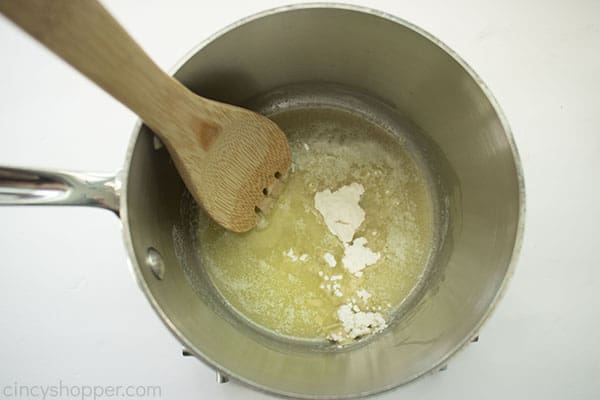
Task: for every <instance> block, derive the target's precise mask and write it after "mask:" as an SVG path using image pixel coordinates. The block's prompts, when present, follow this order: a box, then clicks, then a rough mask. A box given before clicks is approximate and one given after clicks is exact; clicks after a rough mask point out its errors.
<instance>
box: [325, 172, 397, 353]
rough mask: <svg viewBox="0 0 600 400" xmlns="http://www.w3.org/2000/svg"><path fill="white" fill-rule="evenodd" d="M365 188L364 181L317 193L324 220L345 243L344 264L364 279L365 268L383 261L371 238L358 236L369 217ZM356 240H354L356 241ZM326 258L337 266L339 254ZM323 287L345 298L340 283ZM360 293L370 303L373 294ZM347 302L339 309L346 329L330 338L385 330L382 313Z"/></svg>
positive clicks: (330, 278)
mask: <svg viewBox="0 0 600 400" xmlns="http://www.w3.org/2000/svg"><path fill="white" fill-rule="evenodd" d="M364 191H365V189H364V187H363V186H362V185H361V184H360V183H352V184H350V185H346V186H342V187H341V188H339V189H338V190H337V191H335V192H332V191H331V190H330V189H326V190H323V191H321V192H317V193H316V194H315V208H316V209H317V210H318V211H319V212H320V213H321V215H322V216H323V220H324V221H325V224H326V225H327V228H328V229H329V231H330V232H331V233H333V234H334V235H335V236H337V237H338V239H340V241H341V242H342V244H343V245H344V256H343V257H342V264H343V266H344V268H345V269H346V270H347V271H348V272H349V273H351V274H354V276H356V277H358V278H360V277H362V276H363V270H364V269H365V268H366V267H368V266H370V265H373V264H375V263H376V262H377V261H379V258H380V257H381V255H380V254H379V253H376V252H374V251H372V250H371V249H369V248H368V247H367V239H365V238H364V237H359V238H356V239H354V235H355V234H356V230H357V229H358V228H359V227H360V225H361V224H362V223H363V221H364V219H365V212H364V210H363V209H362V208H361V206H360V204H359V202H360V198H361V196H362V195H363V193H364ZM353 239H354V240H353ZM323 259H324V260H325V262H326V263H327V264H328V265H329V266H330V267H332V268H333V267H335V266H336V265H337V261H336V259H335V257H334V256H333V255H332V254H331V253H329V252H327V253H325V254H324V255H323ZM319 276H322V277H323V278H324V280H325V281H338V280H341V279H342V275H333V276H327V275H325V276H323V273H322V272H321V271H320V272H319ZM321 287H322V288H323V289H327V290H328V291H331V290H333V294H334V295H335V296H337V297H342V296H343V292H342V291H341V286H340V283H338V282H335V283H334V284H333V285H332V284H324V285H321ZM356 295H357V296H358V297H359V298H360V299H361V300H362V301H363V303H365V304H366V303H367V301H368V299H369V297H371V294H370V293H368V292H367V291H366V290H363V289H360V290H358V291H357V292H356ZM352 303H353V304H344V305H342V306H340V308H339V309H338V311H337V317H338V320H339V321H340V322H341V323H342V325H343V327H344V331H345V333H343V332H339V333H330V334H329V336H328V337H329V339H330V340H332V341H334V342H338V343H339V342H342V341H344V340H345V339H347V338H350V339H356V338H358V337H361V336H365V335H368V334H371V333H376V332H379V331H381V330H382V329H384V328H385V327H386V324H385V319H384V318H383V316H382V315H381V313H378V312H363V311H361V310H360V308H359V306H358V305H357V304H354V302H352Z"/></svg>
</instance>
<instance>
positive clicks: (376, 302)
mask: <svg viewBox="0 0 600 400" xmlns="http://www.w3.org/2000/svg"><path fill="white" fill-rule="evenodd" d="M272 118H273V120H275V122H277V123H278V124H279V125H280V127H281V128H282V129H283V130H284V131H285V132H286V134H287V135H288V138H289V141H290V146H291V148H292V154H293V160H294V165H293V171H292V172H291V173H290V176H289V178H288V181H287V183H286V187H285V190H284V191H283V192H282V193H281V195H280V197H279V198H278V200H277V201H276V202H275V206H274V208H273V209H272V210H271V212H270V213H269V215H268V216H267V217H266V220H265V221H264V223H263V224H261V227H259V228H256V229H254V230H252V231H250V232H247V233H243V234H236V233H232V232H228V231H226V230H225V229H223V228H221V227H220V226H218V225H217V224H216V223H214V222H212V221H211V220H209V219H208V218H207V217H206V216H205V215H201V217H200V218H201V221H200V224H199V226H200V228H199V232H198V233H199V235H198V238H199V251H200V254H201V257H202V258H203V262H204V265H205V268H206V269H207V272H208V275H209V277H210V279H211V280H212V283H213V284H214V286H215V287H216V289H217V290H218V292H219V293H220V294H221V296H222V297H223V298H224V299H225V301H226V302H227V303H228V304H229V305H230V306H231V307H232V308H233V309H234V310H235V311H236V312H237V313H239V314H240V315H241V316H242V317H244V318H247V319H249V320H250V321H252V322H254V323H255V324H257V325H259V326H262V327H263V328H265V329H268V330H270V331H274V332H276V333H278V334H283V335H288V336H293V337H297V338H304V339H319V338H325V337H326V336H327V335H328V334H329V333H332V332H340V331H341V323H340V321H339V320H338V319H337V315H336V311H337V310H338V308H339V307H340V306H341V305H343V304H346V303H347V302H348V301H351V299H352V298H354V299H355V301H356V304H357V305H358V306H359V308H360V309H361V311H374V312H375V311H378V312H381V313H382V314H383V316H384V318H389V316H390V315H391V313H392V312H393V311H394V310H395V309H397V307H398V306H399V305H400V304H401V303H402V302H403V301H404V300H405V299H406V298H407V297H408V296H409V294H410V293H411V292H412V291H413V289H414V288H415V287H416V285H417V283H418V281H419V278H420V277H421V276H422V274H423V272H424V269H425V267H426V265H427V260H428V258H429V255H430V252H431V249H432V240H433V217H432V213H433V211H432V210H433V203H432V198H431V192H430V191H429V188H428V185H427V183H426V180H425V177H424V175H423V174H422V172H421V171H420V170H419V167H418V165H417V163H416V162H415V161H414V160H413V159H412V158H411V156H410V155H409V152H408V151H407V148H406V146H405V145H404V144H403V143H402V142H401V140H400V139H398V138H392V137H391V136H390V135H389V134H387V133H386V132H385V131H384V130H382V129H381V128H379V127H378V126H375V125H373V124H371V123H368V122H365V121H364V120H363V119H361V118H358V117H356V116H353V115H351V114H349V113H347V112H344V111H339V110H333V109H331V110H323V109H304V110H297V111H286V112H283V113H280V114H278V115H276V116H273V117H272ZM353 182H357V183H360V184H362V185H363V186H364V188H365V192H364V194H363V196H362V198H361V201H360V206H361V207H362V208H363V210H364V211H365V213H366V217H365V220H364V222H363V223H362V224H361V226H360V227H359V228H358V230H357V232H356V234H355V236H354V238H358V237H361V236H362V237H365V238H366V239H367V240H368V247H369V248H370V249H371V250H373V251H375V252H379V253H380V254H381V258H380V259H379V261H378V262H377V263H375V264H374V265H372V266H369V267H367V268H365V269H364V275H363V276H362V277H360V278H359V277H356V276H354V275H352V274H350V273H348V272H347V271H346V270H345V269H344V268H343V265H342V261H341V260H342V256H343V253H344V247H343V245H342V243H341V241H340V240H339V239H338V238H337V237H335V236H334V235H333V234H332V233H331V232H329V230H328V228H327V226H326V225H325V223H324V221H323V218H322V216H321V215H320V214H319V212H318V211H317V210H316V209H315V207H314V196H315V193H316V192H318V191H322V190H324V189H331V190H337V189H338V188H340V187H341V186H344V185H348V184H351V183H353ZM290 249H292V251H293V255H294V256H293V257H290V255H291V253H290V252H289V250H290ZM325 253H331V254H333V255H334V256H335V258H336V260H337V265H336V266H335V267H330V266H329V265H328V263H327V262H326V261H325V259H324V258H323V256H324V255H325ZM303 254H306V255H307V257H306V256H305V257H303V258H306V259H305V260H304V261H302V259H300V256H302V255H303ZM338 275H341V276H342V278H341V279H339V280H335V281H331V277H332V276H336V278H337V276H338ZM327 278H329V280H326V279H327ZM334 283H337V284H338V285H339V290H340V291H341V293H342V296H341V297H338V296H336V295H335V294H334V290H333V288H334V286H333V284H334ZM327 285H330V286H329V288H328V286H327ZM360 289H364V290H366V291H367V292H368V293H370V294H371V297H370V298H369V299H368V301H366V302H364V301H363V300H361V299H360V298H359V296H357V295H356V291H357V290H360Z"/></svg>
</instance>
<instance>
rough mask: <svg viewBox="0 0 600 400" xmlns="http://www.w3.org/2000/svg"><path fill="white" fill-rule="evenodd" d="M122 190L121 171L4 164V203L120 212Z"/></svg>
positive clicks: (0, 201) (0, 188)
mask: <svg viewBox="0 0 600 400" xmlns="http://www.w3.org/2000/svg"><path fill="white" fill-rule="evenodd" d="M120 190H121V180H120V178H119V174H116V175H106V174H87V173H80V172H72V171H62V170H45V169H29V168H14V167H3V166H0V206H4V205H62V206H90V207H99V208H105V209H108V210H111V211H113V212H115V213H116V214H117V215H119V194H120Z"/></svg>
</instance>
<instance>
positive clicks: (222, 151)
mask: <svg viewBox="0 0 600 400" xmlns="http://www.w3.org/2000/svg"><path fill="white" fill-rule="evenodd" d="M223 106H224V107H227V110H226V112H224V113H222V114H221V113H220V112H218V111H217V112H216V113H215V114H214V115H215V117H216V118H215V119H214V120H213V121H214V123H213V122H207V121H206V120H205V119H204V120H202V122H199V123H198V124H197V129H198V130H199V131H202V134H199V135H198V137H197V140H196V141H191V142H190V141H188V142H187V146H186V148H177V149H176V151H175V152H173V151H170V152H171V154H172V155H173V159H174V161H175V164H176V166H177V168H178V170H179V173H180V175H181V176H182V178H183V180H184V182H185V183H186V186H187V188H188V190H189V191H190V193H191V194H192V195H193V196H194V198H195V199H196V201H198V203H200V205H201V206H202V207H203V208H204V209H205V211H206V212H207V213H208V215H210V216H211V217H212V218H213V219H214V220H215V221H216V222H218V223H219V224H220V225H222V226H223V227H225V228H227V229H229V230H231V231H234V232H245V231H248V230H250V229H252V228H253V227H254V226H256V224H257V222H258V220H259V217H260V216H259V214H260V213H267V212H268V211H269V209H270V207H271V204H272V202H273V196H275V195H276V194H277V193H278V191H279V190H280V186H281V185H282V180H283V179H284V178H285V177H286V176H287V173H288V171H289V168H290V165H291V158H292V157H291V151H290V147H289V144H288V141H287V138H286V136H285V134H284V133H283V132H282V131H281V129H280V128H279V127H278V126H277V125H276V124H275V123H274V122H273V121H271V120H269V119H268V118H266V117H263V116H261V115H259V114H256V113H253V112H251V111H248V110H244V109H241V108H237V107H233V106H226V105H223ZM217 121H218V122H217ZM190 143H192V144H191V145H190ZM178 147H181V146H178ZM170 150H171V149H170ZM200 154H202V156H201V157H199V155H200Z"/></svg>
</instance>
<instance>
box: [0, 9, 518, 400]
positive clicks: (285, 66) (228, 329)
mask: <svg viewBox="0 0 600 400" xmlns="http://www.w3.org/2000/svg"><path fill="white" fill-rule="evenodd" d="M174 76H175V77H176V78H177V79H178V80H180V81H181V82H182V83H183V84H184V85H186V86H188V87H189V88H190V89H192V90H194V91H196V92H197V93H199V94H202V95H203V96H206V97H211V98H214V99H217V100H220V101H223V102H228V103H232V104H237V105H242V106H246V107H252V108H255V109H256V110H257V111H259V112H263V113H267V114H272V115H275V114H277V113H278V112H281V111H286V110H291V109H302V108H303V107H304V108H306V107H313V108H314V107H320V106H323V107H333V108H336V107H337V108H341V109H344V110H347V111H350V112H352V113H353V114H355V115H358V116H361V117H363V118H364V119H366V120H368V121H370V123H374V124H377V125H379V126H382V127H384V128H385V129H387V130H388V131H390V132H391V133H392V134H396V135H398V136H401V137H402V138H403V140H405V141H407V143H411V146H412V148H414V149H415V152H418V153H419V154H420V158H421V159H422V160H424V163H423V165H424V167H425V168H427V169H428V174H429V175H430V176H431V177H432V185H433V186H435V192H436V193H437V210H438V216H439V229H438V230H439V232H438V236H439V240H438V246H437V248H436V252H435V255H434V257H433V259H432V265H431V268H430V270H429V272H428V273H427V274H426V276H424V281H423V282H422V287H421V290H420V294H419V296H418V297H416V298H415V300H414V302H413V303H412V304H411V306H410V309H404V310H403V312H402V314H401V315H398V316H397V318H396V319H395V321H394V322H393V323H391V324H390V326H389V327H388V328H387V329H386V330H385V331H384V332H382V333H381V334H379V335H376V336H375V337H374V338H373V339H372V340H365V341H363V342H361V343H359V344H357V345H355V346H349V347H348V348H344V349H337V348H334V347H331V346H330V347H327V346H325V347H322V346H321V347H319V346H311V345H307V344H306V343H303V342H302V343H301V342H293V341H290V340H287V339H284V338H279V337H277V336H275V335H270V334H267V333H264V332H262V331H260V330H257V329H256V328H255V327H252V326H249V324H247V323H245V322H243V321H242V320H241V319H239V318H238V317H237V316H236V314H234V313H233V312H232V311H231V310H230V309H229V307H228V306H227V305H226V303H225V302H224V301H223V299H221V298H220V297H219V295H218V294H217V293H216V291H215V289H214V288H213V287H212V285H211V283H210V281H209V280H208V278H207V277H206V274H205V272H204V271H203V268H202V265H201V263H200V261H199V255H198V252H197V251H196V249H197V247H196V237H195V236H196V234H195V233H196V228H197V226H196V224H197V218H196V212H197V208H196V207H195V205H194V203H193V201H192V200H191V197H190V196H189V194H187V192H186V190H185V188H184V186H183V184H182V182H181V180H180V178H179V176H178V175H177V172H176V170H175V168H174V166H173V163H172V162H171V160H170V158H169V155H168V153H167V152H166V150H165V149H164V148H162V147H161V144H160V142H158V141H157V140H156V139H155V138H154V135H153V134H152V132H151V131H150V130H149V129H148V128H146V127H145V126H144V125H143V124H141V123H138V124H137V126H136V127H135V129H134V132H133V135H132V138H131V143H130V147H129V151H128V152H127V158H126V161H125V165H124V167H123V172H122V175H121V177H120V178H118V177H114V176H112V177H111V176H97V175H89V174H77V173H70V172H64V171H34V170H26V169H15V168H1V169H0V203H2V204H63V205H88V206H96V207H104V208H107V209H110V210H113V211H115V212H116V213H117V214H119V215H120V218H121V220H122V224H123V232H124V240H125V245H126V247H127V250H128V252H129V257H130V259H131V264H132V265H133V269H134V271H135V275H136V277H137V280H138V283H139V286H140V288H141V289H142V291H143V292H144V294H145V295H146V297H147V298H148V301H149V302H150V304H151V305H152V307H153V308H154V309H155V311H156V313H157V314H158V316H159V317H160V318H161V319H162V321H163V322H164V323H165V325H166V326H167V327H168V328H169V329H170V330H171V332H172V333H173V334H174V335H175V336H176V337H177V338H178V339H179V340H180V341H181V343H182V344H183V346H184V347H185V348H186V349H187V350H189V351H190V352H191V353H192V354H194V355H195V356H197V357H198V358H200V359H201V360H203V361H205V362H206V363H207V364H208V365H210V366H211V367H213V368H214V369H215V370H217V371H218V372H219V373H221V374H224V375H226V376H229V377H231V378H234V379H236V380H237V381H240V382H243V383H246V384H248V385H250V386H252V387H254V388H257V389H260V390H264V391H267V392H271V393H276V394H280V395H287V396H291V397H295V398H349V397H358V396H363V395H367V394H373V393H377V392H381V391H384V390H388V389H391V388H394V387H396V386H399V385H401V384H404V383H406V382H409V381H411V380H413V379H415V378H417V377H420V376H422V375H424V374H426V373H428V372H430V371H434V370H437V369H439V368H440V367H441V366H443V365H445V363H446V362H447V360H448V359H449V358H450V357H451V356H452V355H453V354H455V353H456V352H457V351H458V350H459V349H461V348H462V347H463V346H465V345H466V344H467V343H469V342H470V341H471V340H472V339H473V338H474V337H475V336H477V335H478V332H479V329H480V328H481V325H482V323H483V322H484V321H485V320H486V318H487V317H488V316H489V314H490V312H491V311H492V309H493V308H494V306H495V305H496V303H497V302H498V300H499V298H500V296H501V294H502V292H503V290H504V289H505V286H506V283H507V280H508V278H509V277H510V275H511V271H512V268H513V266H514V262H515V259H516V254H517V252H518V249H519V245H520V241H521V235H522V231H523V221H524V216H523V213H524V186H523V175H522V172H521V167H520V162H519V157H518V154H517V150H516V148H515V144H514V142H513V139H512V136H511V133H510V129H509V127H508V124H507V122H506V120H505V118H504V117H503V115H502V113H501V111H500V109H499V107H498V105H497V103H496V101H495V100H494V99H493V97H492V96H491V94H490V92H489V91H488V89H487V88H486V87H485V86H484V84H483V83H482V82H481V80H480V79H479V78H478V77H477V76H476V75H475V73H474V72H473V71H472V70H471V69H470V68H469V67H468V66H467V65H466V64H465V62H464V61H462V60H461V59H460V58H459V57H458V56H457V55H456V54H455V53H454V52H453V51H451V50H450V49H448V48H447V47H446V46H445V45H444V44H443V43H441V42H440V41H439V40H438V39H436V38H434V37H433V36H431V35H429V34H427V33H425V32H423V31H422V30H421V29H419V28H417V27H415V26H414V25H412V24H410V23H408V22H406V21H403V20H400V19H398V18H395V17H392V16H389V15H385V14H382V13H380V12H376V11H372V10H367V9H363V8H359V7H353V6H347V5H330V4H327V5H319V4H310V5H297V6H291V7H284V8H280V9H276V10H272V11H267V12H264V13H261V14H259V15H256V16H253V17H250V18H247V19H244V20H242V21H240V22H238V23H236V24H234V25H232V26H230V27H229V28H227V29H225V30H224V31H222V32H220V33H218V34H217V35H215V36H213V37H212V38H210V39H209V40H207V41H206V42H204V43H203V44H201V45H200V46H199V47H197V48H196V49H194V50H193V51H192V52H191V53H190V54H189V55H188V56H187V57H185V58H184V60H183V61H182V62H181V63H180V64H179V65H178V67H177V68H176V71H175V74H174ZM307 122H308V121H307ZM240 262H243V260H241V261H240Z"/></svg>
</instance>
